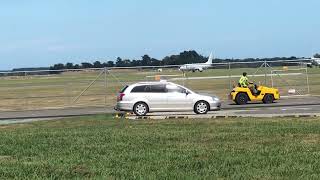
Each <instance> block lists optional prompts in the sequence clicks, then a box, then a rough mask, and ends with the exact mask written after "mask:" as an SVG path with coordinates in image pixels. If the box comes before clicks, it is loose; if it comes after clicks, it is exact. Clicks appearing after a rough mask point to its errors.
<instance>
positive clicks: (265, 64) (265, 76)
mask: <svg viewBox="0 0 320 180" xmlns="http://www.w3.org/2000/svg"><path fill="white" fill-rule="evenodd" d="M264 84H265V86H267V60H264Z"/></svg>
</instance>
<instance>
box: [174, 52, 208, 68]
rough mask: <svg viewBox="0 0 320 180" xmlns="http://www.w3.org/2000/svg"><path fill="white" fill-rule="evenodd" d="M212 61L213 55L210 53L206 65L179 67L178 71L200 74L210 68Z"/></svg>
mask: <svg viewBox="0 0 320 180" xmlns="http://www.w3.org/2000/svg"><path fill="white" fill-rule="evenodd" d="M212 59H213V55H212V53H211V54H210V56H209V58H208V61H207V62H206V63H196V64H184V65H182V66H180V68H179V70H180V71H183V72H184V71H192V72H196V71H199V72H202V71H203V70H205V69H208V68H209V67H211V66H212Z"/></svg>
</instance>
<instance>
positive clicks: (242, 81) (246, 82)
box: [239, 76, 249, 87]
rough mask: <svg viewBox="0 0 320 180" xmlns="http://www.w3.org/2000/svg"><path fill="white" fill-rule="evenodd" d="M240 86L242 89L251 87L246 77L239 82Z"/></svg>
mask: <svg viewBox="0 0 320 180" xmlns="http://www.w3.org/2000/svg"><path fill="white" fill-rule="evenodd" d="M239 84H240V86H241V87H248V85H249V80H248V78H247V77H246V76H242V77H241V78H240V80H239Z"/></svg>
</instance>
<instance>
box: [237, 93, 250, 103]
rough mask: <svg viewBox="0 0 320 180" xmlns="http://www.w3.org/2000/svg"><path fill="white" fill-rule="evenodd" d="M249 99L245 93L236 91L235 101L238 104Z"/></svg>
mask: <svg viewBox="0 0 320 180" xmlns="http://www.w3.org/2000/svg"><path fill="white" fill-rule="evenodd" d="M248 101H249V97H248V95H247V94H246V93H238V94H237V96H236V99H235V102H236V103H237V104H238V105H243V104H247V103H248Z"/></svg>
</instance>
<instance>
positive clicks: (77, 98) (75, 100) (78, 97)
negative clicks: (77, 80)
mask: <svg viewBox="0 0 320 180" xmlns="http://www.w3.org/2000/svg"><path fill="white" fill-rule="evenodd" d="M102 74H103V71H102V72H101V73H100V74H99V75H98V76H97V77H96V79H95V80H94V81H92V82H91V83H90V85H89V86H88V87H87V88H85V89H84V90H83V91H82V92H81V93H80V94H79V95H78V96H77V97H76V98H75V99H74V100H73V102H72V103H75V102H77V101H78V100H79V99H80V97H81V96H82V95H83V94H84V93H85V92H86V91H87V90H88V89H89V88H90V87H91V86H92V85H93V84H94V83H95V82H96V81H97V80H98V79H99V78H100V76H101V75H102Z"/></svg>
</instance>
